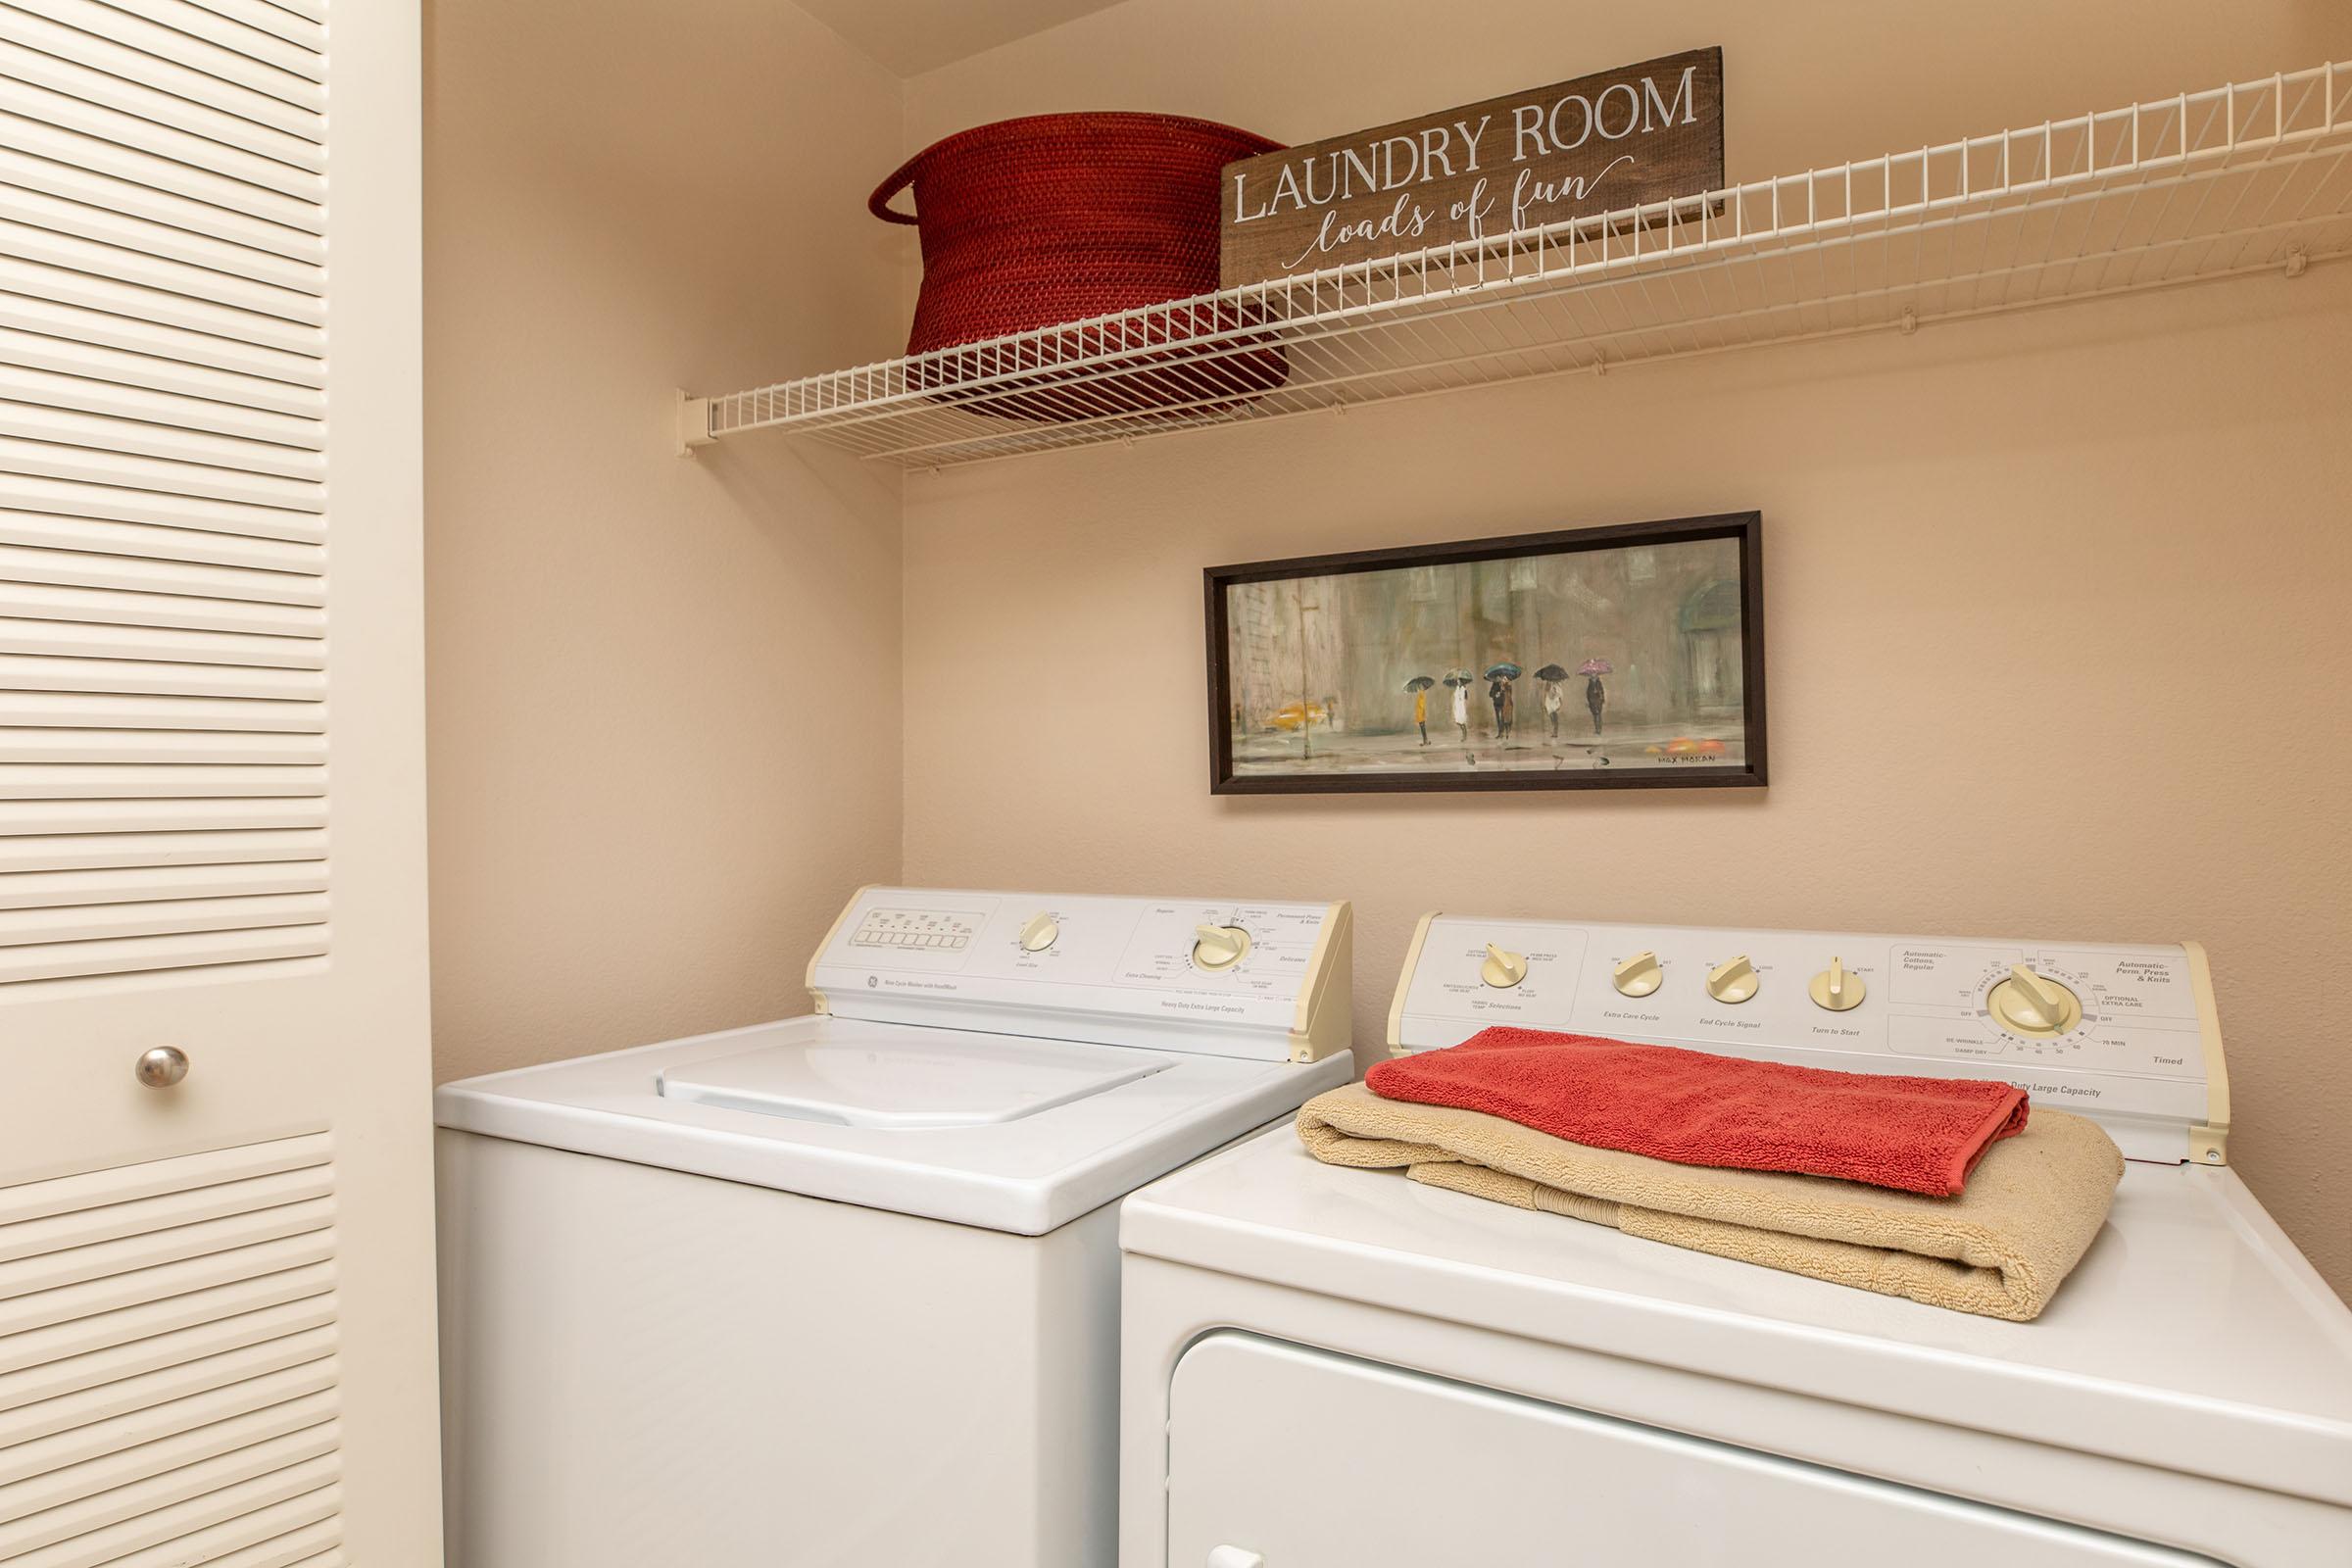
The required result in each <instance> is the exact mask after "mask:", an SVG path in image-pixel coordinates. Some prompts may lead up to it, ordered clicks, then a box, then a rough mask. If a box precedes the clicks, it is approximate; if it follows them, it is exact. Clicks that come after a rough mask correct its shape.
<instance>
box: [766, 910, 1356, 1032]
mask: <svg viewBox="0 0 2352 1568" xmlns="http://www.w3.org/2000/svg"><path fill="white" fill-rule="evenodd" d="M1353 956H1354V918H1353V912H1352V911H1351V910H1350V909H1349V907H1348V905H1347V904H1346V903H1344V902H1343V903H1338V904H1284V903H1268V902H1259V901H1251V900H1248V899H1137V898H1123V897H1105V896H1103V895H1098V894H1054V893H996V892H970V891H959V890H952V889H939V888H882V887H872V888H861V889H859V890H858V894H857V896H856V897H855V898H853V899H852V900H851V901H850V906H849V907H848V908H846V909H844V910H843V911H842V913H841V918H840V919H839V920H837V921H835V922H834V926H833V930H832V932H831V933H830V934H829V935H828V936H827V937H826V938H825V943H824V946H823V947H821V948H820V949H818V950H817V953H816V955H815V956H814V957H812V958H811V959H809V991H810V992H811V993H812V994H813V995H814V997H815V999H816V1004H817V1007H818V1009H819V1010H820V1011H827V1012H832V1013H835V1014H837V1015H839V1016H841V1017H845V1018H870V1019H874V1020H877V1021H888V1022H899V1023H925V1024H936V1025H939V1026H942V1027H946V1028H957V1029H981V1030H988V1031H992V1032H998V1033H1008V1034H1027V1035H1036V1036H1040V1037H1043V1038H1047V1039H1059V1040H1088V1041H1099V1042H1102V1043H1104V1044H1109V1045H1148V1046H1153V1047H1156V1048H1158V1049H1161V1050H1169V1051H1196V1052H1200V1053H1202V1054H1208V1055H1223V1056H1256V1057H1269V1058H1273V1059H1283V1058H1289V1059H1292V1060H1299V1061H1312V1060H1316V1059H1318V1058H1320V1057H1323V1056H1327V1055H1331V1054H1334V1053H1336V1052H1341V1051H1345V1050H1347V1049H1348V1035H1349V1023H1350V1007H1349V1001H1348V972H1349V969H1350V967H1351V965H1352V963H1353Z"/></svg>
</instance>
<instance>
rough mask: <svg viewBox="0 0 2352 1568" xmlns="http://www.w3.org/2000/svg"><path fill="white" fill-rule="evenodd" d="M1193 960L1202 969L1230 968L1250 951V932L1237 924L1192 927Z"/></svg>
mask: <svg viewBox="0 0 2352 1568" xmlns="http://www.w3.org/2000/svg"><path fill="white" fill-rule="evenodd" d="M1193 935H1194V936H1195V937H1196V938H1198V939H1199V940H1197V941H1196V942H1194V944H1193V962H1195V963H1196V964H1199V965H1200V966H1201V968H1203V969H1230V968H1232V967H1233V966H1234V965H1235V964H1237V963H1239V962H1241V961H1242V958H1243V956H1244V955H1246V954H1248V953H1249V951H1250V933H1249V932H1247V931H1245V930H1243V929H1242V928H1241V927H1240V926H1238V925H1203V926H1196V927H1194V928H1193Z"/></svg>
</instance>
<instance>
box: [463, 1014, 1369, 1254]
mask: <svg viewBox="0 0 2352 1568" xmlns="http://www.w3.org/2000/svg"><path fill="white" fill-rule="evenodd" d="M1350 1069H1351V1059H1350V1058H1349V1057H1348V1056H1347V1055H1345V1054H1341V1055H1336V1056H1327V1057H1325V1058H1324V1059H1322V1060H1321V1061H1315V1062H1290V1061H1262V1060H1251V1059H1249V1058H1247V1057H1242V1056H1227V1055H1219V1054H1212V1053H1207V1052H1184V1053H1176V1052H1166V1051H1149V1050H1144V1049H1142V1048H1139V1047H1134V1046H1105V1045H1096V1044H1092V1043H1073V1042H1068V1041H1056V1040H1044V1039H1039V1038H1036V1037H1033V1036H1026V1035H1004V1034H984V1033H978V1032H975V1031H972V1030H964V1029H942V1028H936V1027H931V1026H927V1025H921V1024H896V1023H869V1022H865V1021H862V1020H857V1019H848V1018H836V1017H809V1018H792V1019H787V1020H784V1021H782V1022H779V1023H771V1024H756V1025H754V1026H752V1027H751V1028H748V1029H733V1030H728V1031H727V1032H725V1033H723V1034H713V1035H702V1036H698V1037H697V1038H695V1039H691V1040H672V1041H666V1042H664V1043H662V1044H661V1045H658V1046H641V1047H639V1048H637V1049H636V1050H633V1051H615V1052H611V1053H608V1054H604V1055H601V1056H579V1057H574V1058H573V1059H571V1060H569V1061H555V1062H548V1063H546V1064H544V1065H542V1066H537V1067H518V1068H515V1070H514V1071H512V1072H503V1073H493V1074H491V1075H489V1076H487V1077H482V1078H470V1079H467V1080H466V1081H465V1082H463V1083H454V1084H444V1085H442V1086H441V1088H440V1089H438V1090H436V1091H435V1092H434V1095H433V1108H434V1113H435V1117H436V1119H437V1120H438V1121H439V1122H440V1124H441V1125H442V1126H443V1127H445V1128H450V1129H453V1130H455V1131H460V1132H466V1133H476V1134H480V1135H483V1136H486V1137H491V1138H504V1139H509V1140H512V1141H514V1142H516V1143H524V1144H537V1145H540V1146H541V1147H543V1148H548V1149H561V1150H565V1151H568V1152H572V1153H577V1154H589V1155H595V1156H598V1157H602V1158H606V1159H620V1160H628V1161H631V1162H633V1163H636V1164H640V1165H653V1166H659V1167H662V1168H663V1169H667V1170H674V1171H684V1172H688V1173H690V1174H693V1175H699V1176H714V1177H717V1178H719V1179H720V1180H722V1181H731V1182H746V1183H750V1184H751V1185H753V1186H758V1187H769V1188H773V1189H775V1190H777V1191H779V1192H786V1193H798V1194H802V1195H804V1196H806V1197H809V1198H822V1199H830V1200H832V1201H836V1202H845V1203H861V1204H864V1205H865V1206H867V1207H870V1208H886V1209H894V1210H896V1211H897V1212H899V1213H902V1214H916V1215H921V1216H923V1217H925V1218H929V1219H941V1220H952V1221H954V1222H956V1223H957V1224H962V1225H982V1226H986V1227H987V1228H989V1229H991V1230H999V1231H1008V1232H1012V1233H1014V1234H1016V1235H1023V1236H1038V1235H1043V1234H1044V1233H1045V1232H1047V1231H1050V1230H1052V1229H1054V1227H1055V1226H1057V1225H1061V1224H1065V1223H1067V1222H1068V1221H1070V1220H1073V1219H1076V1218H1077V1217H1078V1216H1079V1215H1081V1214H1084V1213H1086V1212H1087V1211H1088V1210H1090V1209H1093V1208H1095V1207H1098V1206H1099V1205H1101V1204H1103V1203H1106V1202H1109V1201H1112V1200H1113V1199H1116V1198H1120V1197H1123V1196H1124V1195H1126V1194H1127V1193H1130V1192H1133V1191H1134V1190H1135V1189H1136V1188H1138V1187H1140V1186H1142V1185H1143V1184H1144V1183H1145V1182H1148V1181H1150V1180H1151V1179H1152V1177H1154V1176H1159V1175H1162V1174H1164V1173H1166V1172H1168V1171H1170V1170H1173V1169H1175V1168H1176V1167H1177V1166H1178V1165H1181V1164H1183V1163H1184V1162H1185V1161H1186V1160H1188V1159H1193V1158H1195V1157H1197V1156H1199V1155H1201V1154H1204V1153H1206V1152H1208V1151H1210V1150H1212V1149H1214V1148H1216V1147H1217V1146H1218V1145H1220V1144H1223V1143H1225V1142H1227V1141H1228V1140H1230V1139H1233V1138H1236V1137H1239V1136H1240V1135H1241V1134H1243V1133H1246V1132H1248V1131H1250V1129H1251V1128H1253V1127H1261V1126H1263V1125H1265V1124H1266V1123H1267V1122H1269V1121H1271V1120H1272V1119H1274V1118H1275V1117H1277V1116H1280V1115H1283V1114H1285V1113H1286V1112H1289V1111H1291V1110H1295V1109H1296V1108H1298V1106H1299V1104H1300V1103H1302V1102H1304V1101H1306V1100H1307V1099H1308V1098H1310V1097H1311V1096H1314V1095H1316V1094H1319V1093H1321V1092H1322V1091H1323V1090H1326V1089H1329V1088H1332V1087H1334V1086H1335V1085H1338V1084H1342V1083H1345V1082H1347V1081H1348V1073H1349V1071H1350ZM924 1074H935V1075H936V1077H935V1078H934V1079H933V1080H932V1081H928V1082H923V1081H917V1080H918V1079H919V1078H921V1076H922V1075H924ZM680 1091H684V1095H683V1096H682V1095H681V1094H680ZM687 1097H693V1098H687Z"/></svg>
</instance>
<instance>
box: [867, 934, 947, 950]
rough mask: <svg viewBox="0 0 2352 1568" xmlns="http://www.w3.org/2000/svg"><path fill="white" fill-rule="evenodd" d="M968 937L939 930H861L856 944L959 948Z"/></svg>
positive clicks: (868, 946)
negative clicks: (950, 934) (951, 934)
mask: <svg viewBox="0 0 2352 1568" xmlns="http://www.w3.org/2000/svg"><path fill="white" fill-rule="evenodd" d="M968 940H969V939H968V938H966V937H962V936H949V935H947V934H946V933H945V932H939V931H861V932H859V933H858V946H859V947H861V948H947V949H950V950H954V949H957V948H961V947H962V946H963V945H964V943H965V942H966V941H968Z"/></svg>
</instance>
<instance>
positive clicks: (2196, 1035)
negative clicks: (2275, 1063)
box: [1389, 914, 2229, 1164]
mask: <svg viewBox="0 0 2352 1568" xmlns="http://www.w3.org/2000/svg"><path fill="white" fill-rule="evenodd" d="M1494 1024H1515V1025H1519V1026H1521V1027H1524V1028H1531V1029H1548V1030H1557V1031H1561V1032H1564V1033H1571V1034H1590V1035H1605V1036H1608V1037H1610V1038H1613V1039H1619V1040H1632V1041H1637V1042H1641V1043H1644V1044H1655V1045H1673V1046H1685V1047H1690V1048H1693V1049H1696V1050H1701V1051H1714V1052H1720V1053H1723V1054H1730V1055H1741V1056H1752V1057H1758V1058H1763V1059H1770V1060H1780V1061H1789V1062H1795V1063H1799V1064H1801V1065H1806V1066H1816V1067H1832V1068H1837V1069H1838V1070H1841V1071H1848V1072H1884V1073H1909V1074H1918V1075H1922V1076H1931V1077H1974V1078H1999V1079H2004V1080H2007V1081H2009V1082H2013V1083H2015V1084H2017V1085H2019V1086H2020V1087H2021V1088H2024V1089H2025V1090H2026V1091H2027V1092H2028V1093H2029V1094H2030V1095H2032V1096H2033V1098H2034V1100H2036V1101H2038V1102H2039V1103H2043V1104H2054V1105H2059V1106H2062V1107H2064V1108H2067V1109H2070V1110H2078V1111H2082V1112H2083V1113H2084V1114H2087V1115H2091V1116H2094V1117H2096V1118H2098V1119H2099V1120H2100V1121H2101V1122H2102V1123H2103V1124H2105V1125H2106V1126H2107V1127H2108V1130H2109V1131H2110V1132H2111V1133H2113V1134H2114V1135H2115V1137H2116V1141H2117V1142H2118V1143H2119V1144H2120V1145H2122V1147H2123V1149H2124V1152H2126V1153H2127V1154H2131V1155H2132V1156H2133V1157H2135V1158H2161V1159H2168V1160H2179V1159H2180V1158H2182V1157H2183V1150H2184V1149H2185V1150H2186V1157H2188V1158H2191V1159H2194V1160H2196V1161H2197V1162H2198V1163H2200V1164H2221V1163H2224V1162H2226V1160H2227V1158H2228V1128H2229V1082H2228V1076H2227V1072H2226V1069H2225V1067H2224V1064H2223V1057H2222V1042H2221V1028H2220V1024H2219V1021H2218V1019H2217V1016H2216V1013H2215V1009H2214V1004H2213V987H2212V979H2211V976H2210V974H2209V972H2208V970H2207V967H2206V962H2205V955H2204V952H2203V950H2202V949H2200V948H2198V947H2196V946H2195V945H2194V944H2180V945H2175V946H2144V947H2142V946H2122V945H2114V944H2104V943H2081V942H2047V941H2027V940H2017V939H1998V938H1965V939H1961V938H1941V937H1890V936H1873V935H1862V934H1856V933H1852V932H1825V931H1737V930H1721V929H1715V928H1709V927H1699V926H1609V925H1584V924H1576V923H1570V922H1564V921H1549V920H1519V919H1478V918H1473V917H1469V916H1463V915H1453V914H1435V915H1431V916H1429V917H1428V918H1427V919H1425V920H1424V921H1423V922H1422V924H1421V928H1420V930H1419V932H1418V933H1417V934H1416V936H1415V938H1414V942H1413V947H1412V950H1411V953H1410V955H1409V956H1407V958H1406V961H1405V969H1404V974H1403V977H1402V978H1401V979H1400V980H1399V982H1398V984H1397V998H1396V1003H1395V1005H1394V1007H1393V1008H1392V1009H1391V1013H1390V1019H1389V1045H1390V1047H1391V1048H1392V1049H1393V1050H1395V1051H1397V1052H1410V1051H1422V1050H1430V1049H1433V1048H1437V1047H1442V1046H1452V1045H1458V1044H1460V1043H1461V1042H1462V1041H1463V1040H1465V1039H1467V1038H1468V1037H1469V1036H1471V1035H1473V1034H1475V1033H1477V1032H1478V1031H1479V1030H1481V1029H1483V1028H1486V1027H1488V1026H1490V1025H1494Z"/></svg>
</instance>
